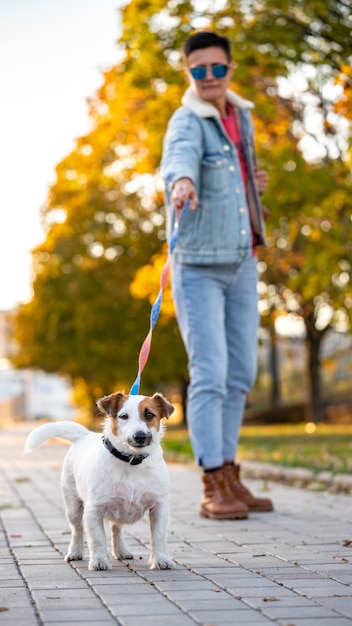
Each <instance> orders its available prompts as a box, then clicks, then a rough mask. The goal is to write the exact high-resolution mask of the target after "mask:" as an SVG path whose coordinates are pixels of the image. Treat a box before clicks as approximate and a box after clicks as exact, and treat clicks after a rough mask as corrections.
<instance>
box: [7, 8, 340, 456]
mask: <svg viewBox="0 0 352 626" xmlns="http://www.w3.org/2000/svg"><path fill="white" fill-rule="evenodd" d="M278 4H280V6H278ZM0 11H1V20H0V24H1V33H0V34H1V37H0V42H1V43H0V45H1V53H2V54H1V56H2V59H4V60H6V62H5V63H3V67H2V69H1V77H2V79H1V89H2V96H1V111H2V112H1V137H2V140H1V171H2V173H3V183H2V189H3V202H2V208H1V212H0V220H1V224H0V226H1V228H0V237H1V239H0V244H1V245H0V253H1V283H0V308H1V311H0V421H1V423H4V422H5V421H6V420H8V419H15V420H22V419H42V418H46V419H48V418H49V419H61V418H65V419H67V418H72V419H74V418H77V419H82V420H84V419H89V416H91V415H93V414H94V412H95V408H94V407H95V400H96V399H97V398H98V397H100V396H101V395H104V394H107V393H110V392H111V391H113V390H116V389H121V388H122V389H126V390H128V389H129V388H130V386H131V384H132V382H133V381H134V379H135V376H136V374H137V361H138V354H139V349H140V346H141V344H142V342H143V340H144V338H145V336H146V334H147V332H148V328H149V313H150V307H151V304H152V303H153V302H154V300H155V298H156V296H157V293H158V289H159V280H160V272H161V269H162V267H163V264H164V262H165V259H166V246H165V211H164V207H163V189H162V184H161V180H160V175H159V164H160V156H161V148H162V145H161V143H162V137H163V134H164V132H165V129H166V125H167V121H168V119H169V117H170V116H171V114H172V112H173V111H174V110H175V108H177V107H178V106H179V103H180V99H181V97H182V94H183V92H184V89H185V83H184V77H183V73H182V61H181V56H180V48H181V46H182V43H183V41H184V39H185V38H186V37H187V36H188V35H189V34H190V33H191V32H192V31H194V30H195V29H198V28H211V29H215V30H216V31H217V32H219V33H221V34H224V35H226V36H227V37H229V38H230V39H231V41H232V44H233V55H234V58H235V60H236V63H237V68H236V70H235V72H234V76H233V82H232V88H233V89H234V90H235V91H237V92H239V93H240V94H241V95H242V96H243V97H245V98H248V99H250V100H253V102H254V103H255V109H254V123H255V130H256V142H257V149H258V154H259V161H260V165H261V166H262V167H263V168H265V169H267V170H268V171H269V181H270V182H269V187H268V190H267V192H266V193H265V196H264V198H263V202H264V204H265V205H266V206H267V207H268V209H269V212H270V213H269V218H268V221H267V238H268V247H267V248H266V249H263V250H261V251H260V255H259V259H258V268H259V273H260V281H259V285H258V290H259V310H260V314H261V320H262V325H261V330H260V335H259V338H258V339H259V348H258V364H259V371H258V378H257V382H256V385H255V388H254V389H253V391H252V392H251V394H250V395H249V398H248V407H247V410H246V423H247V424H248V425H257V424H265V425H273V424H280V423H289V424H302V423H304V424H310V425H312V424H313V425H314V424H321V423H325V424H328V423H329V424H333V425H334V424H335V425H336V424H346V430H345V432H347V425H348V424H351V423H352V391H351V390H352V356H351V355H352V350H351V347H352V346H351V337H352V335H351V319H352V284H351V265H352V177H351V156H352V153H351V142H350V139H351V120H352V70H351V57H352V40H351V30H352V20H351V4H350V1H349V0H326V2H325V3H322V2H320V1H319V0H307V1H306V2H305V3H302V2H301V1H300V0H291V1H290V2H281V3H277V2H275V1H272V0H262V1H261V2H256V1H251V0H247V1H246V2H244V1H243V0H236V1H235V0H229V1H225V0H217V1H215V2H214V0H212V1H211V2H210V1H209V2H208V0H199V1H193V2H180V1H178V0H168V1H162V0H152V1H150V2H145V1H142V0H131V1H130V2H117V1H113V0H99V1H98V0H84V1H83V0H70V2H68V0H62V1H60V2H50V3H48V2H44V0H26V1H25V0H13V2H11V3H7V2H4V0H0ZM187 382H188V380H187V364H186V359H185V353H184V349H183V345H182V341H181V339H180V336H179V332H178V328H177V325H176V322H175V315H174V310H173V305H172V300H171V294H170V290H169V287H167V288H166V290H165V292H164V298H163V306H162V310H161V315H160V318H159V321H158V324H157V326H156V329H155V331H154V335H153V344H152V350H151V354H150V357H149V361H148V363H147V365H146V368H145V370H144V373H143V376H142V385H141V391H142V392H143V393H148V392H150V391H155V390H156V389H157V390H159V391H162V392H164V393H165V394H166V395H167V396H168V397H169V398H170V399H171V400H172V401H173V402H174V403H175V404H176V405H177V411H176V413H175V416H174V423H175V424H177V425H183V424H184V422H185V420H186V417H187V416H186V415H185V411H184V406H185V396H186V390H187ZM309 428H310V430H311V432H313V431H314V428H313V429H312V427H311V426H310V427H309ZM309 428H308V430H309ZM305 432H306V431H305ZM349 445H351V444H349Z"/></svg>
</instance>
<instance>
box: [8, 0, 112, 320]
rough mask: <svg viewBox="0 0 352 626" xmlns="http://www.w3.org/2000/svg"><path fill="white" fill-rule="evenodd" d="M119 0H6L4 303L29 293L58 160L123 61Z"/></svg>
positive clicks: (84, 129) (84, 126) (80, 131)
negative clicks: (107, 74)
mask: <svg viewBox="0 0 352 626" xmlns="http://www.w3.org/2000/svg"><path fill="white" fill-rule="evenodd" d="M119 6H121V0H0V59H1V67H0V180H1V187H0V198H1V200H0V310H9V309H11V308H13V307H15V306H16V305H17V304H19V303H21V302H26V301H28V300H30V299H31V255H30V251H31V250H32V249H33V248H34V247H35V246H36V245H38V244H39V243H41V242H42V241H43V240H44V239H45V234H44V231H43V230H42V228H41V224H40V208H41V207H42V206H43V204H44V202H45V199H46V197H47V193H48V190H49V188H50V185H51V184H52V183H53V182H54V180H55V166H56V165H57V164H58V163H59V162H60V161H61V159H63V158H64V157H65V156H66V155H67V154H69V152H71V150H72V148H73V147H74V141H75V139H76V138H78V137H80V136H81V135H84V134H85V133H86V132H88V131H89V129H90V122H89V117H88V105H87V98H89V97H91V96H93V95H94V93H95V92H96V90H97V89H98V88H99V87H100V85H101V84H102V82H103V76H102V72H103V71H104V70H105V69H107V68H109V67H110V66H112V65H113V64H115V63H116V62H117V61H118V48H117V44H116V41H117V39H118V36H119V33H120V28H119V12H118V7H119Z"/></svg>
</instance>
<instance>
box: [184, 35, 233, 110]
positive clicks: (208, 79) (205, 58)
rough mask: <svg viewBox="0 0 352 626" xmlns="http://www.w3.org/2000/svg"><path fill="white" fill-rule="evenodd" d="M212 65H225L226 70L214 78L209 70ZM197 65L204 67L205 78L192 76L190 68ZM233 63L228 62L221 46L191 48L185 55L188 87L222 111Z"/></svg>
mask: <svg viewBox="0 0 352 626" xmlns="http://www.w3.org/2000/svg"><path fill="white" fill-rule="evenodd" d="M214 65H227V66H228V71H227V73H226V75H225V76H224V77H223V78H216V77H215V76H214V75H213V74H212V71H211V68H212V66H214ZM198 66H203V67H205V68H206V75H205V78H203V79H202V80H196V79H195V78H193V76H192V74H191V72H190V69H192V68H194V67H198ZM233 68H234V66H233V63H232V62H229V60H228V58H227V55H226V53H225V51H224V50H223V49H222V48H219V47H217V46H216V47H215V46H211V47H209V48H200V49H198V50H193V52H191V53H190V54H189V56H188V57H187V66H186V77H187V80H188V82H189V84H190V87H191V89H192V90H193V91H195V93H196V94H197V95H198V96H199V97H200V98H202V100H206V101H207V102H209V103H210V104H213V105H214V106H215V107H216V108H218V109H219V110H220V111H221V113H224V111H223V109H224V108H225V103H226V91H227V89H228V88H229V85H230V80H231V76H232V71H233Z"/></svg>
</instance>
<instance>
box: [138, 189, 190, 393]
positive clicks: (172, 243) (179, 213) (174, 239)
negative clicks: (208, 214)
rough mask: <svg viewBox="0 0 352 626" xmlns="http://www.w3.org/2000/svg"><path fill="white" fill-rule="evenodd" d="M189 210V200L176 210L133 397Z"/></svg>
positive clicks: (141, 351) (145, 360) (146, 357)
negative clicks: (179, 230) (173, 255)
mask: <svg viewBox="0 0 352 626" xmlns="http://www.w3.org/2000/svg"><path fill="white" fill-rule="evenodd" d="M188 208H189V200H187V202H186V203H185V205H184V208H183V209H182V210H181V211H179V210H176V220H175V226H174V229H173V231H172V234H171V239H170V245H169V252H168V256H167V259H166V262H165V265H164V267H163V269H162V272H161V276H160V289H159V293H158V295H157V298H156V300H155V302H154V304H153V306H152V309H151V312H150V326H149V332H148V334H147V336H146V338H145V340H144V342H143V344H142V347H141V349H140V353H139V358H138V374H137V378H136V380H135V381H134V383H133V385H132V387H131V389H130V395H131V396H135V395H138V393H139V388H140V385H141V376H142V372H143V370H144V367H145V364H146V362H147V361H148V357H149V352H150V348H151V345H152V335H153V330H154V328H155V325H156V323H157V321H158V317H159V314H160V309H161V303H162V299H163V290H164V287H165V285H166V282H167V279H168V276H169V271H170V263H171V256H172V254H173V251H174V249H175V246H176V243H177V237H178V229H179V225H180V223H181V220H182V219H183V216H184V214H185V213H186V211H187V210H188Z"/></svg>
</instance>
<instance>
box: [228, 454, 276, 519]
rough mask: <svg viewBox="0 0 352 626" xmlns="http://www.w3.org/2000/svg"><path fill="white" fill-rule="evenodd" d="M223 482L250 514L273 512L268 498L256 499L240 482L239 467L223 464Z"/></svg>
mask: <svg viewBox="0 0 352 626" xmlns="http://www.w3.org/2000/svg"><path fill="white" fill-rule="evenodd" d="M223 471H224V478H225V482H226V483H227V485H228V488H229V489H230V490H231V492H232V493H233V495H234V496H235V497H236V498H238V499H239V500H241V501H242V502H244V503H245V504H246V505H247V507H248V510H249V511H250V512H253V513H254V512H255V511H261V512H262V511H273V510H274V505H273V503H272V501H271V500H270V498H256V497H255V496H253V494H252V493H251V492H250V491H249V489H247V487H245V486H244V485H243V484H242V483H241V480H240V466H239V465H234V464H233V463H225V465H224V466H223Z"/></svg>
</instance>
